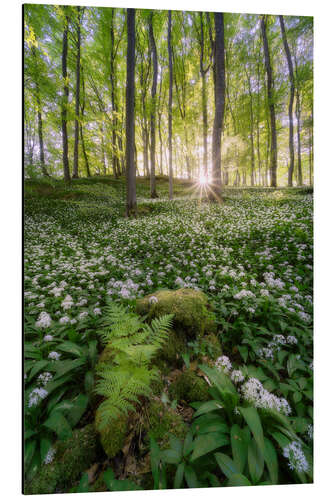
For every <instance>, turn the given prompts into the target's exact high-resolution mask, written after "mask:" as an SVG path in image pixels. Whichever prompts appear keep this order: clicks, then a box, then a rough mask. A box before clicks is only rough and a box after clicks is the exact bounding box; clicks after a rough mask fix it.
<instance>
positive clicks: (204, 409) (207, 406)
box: [193, 399, 223, 418]
mask: <svg viewBox="0 0 333 500" xmlns="http://www.w3.org/2000/svg"><path fill="white" fill-rule="evenodd" d="M222 408H223V405H222V403H221V402H220V401H216V400H215V399H213V400H211V401H206V402H205V403H202V404H201V405H200V406H199V408H198V409H197V411H196V412H195V413H194V415H193V418H196V417H199V416H200V415H203V414H205V413H209V412H211V411H215V410H220V409H222Z"/></svg>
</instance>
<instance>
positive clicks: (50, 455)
mask: <svg viewBox="0 0 333 500" xmlns="http://www.w3.org/2000/svg"><path fill="white" fill-rule="evenodd" d="M55 453H56V450H55V448H53V447H51V448H50V449H49V451H48V452H47V454H46V457H45V458H44V462H43V463H44V464H50V463H51V462H53V459H54V456H55Z"/></svg>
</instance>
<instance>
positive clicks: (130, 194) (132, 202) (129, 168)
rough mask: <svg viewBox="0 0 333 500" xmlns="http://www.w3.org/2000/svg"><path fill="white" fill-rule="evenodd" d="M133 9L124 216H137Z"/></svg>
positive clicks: (130, 17)
mask: <svg viewBox="0 0 333 500" xmlns="http://www.w3.org/2000/svg"><path fill="white" fill-rule="evenodd" d="M134 146H135V9H127V76H126V216H127V217H130V216H131V215H135V216H136V214H137V206H136V184H135V164H134Z"/></svg>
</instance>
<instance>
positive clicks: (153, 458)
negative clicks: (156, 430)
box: [150, 436, 161, 490]
mask: <svg viewBox="0 0 333 500" xmlns="http://www.w3.org/2000/svg"><path fill="white" fill-rule="evenodd" d="M160 453H161V451H160V448H159V446H158V444H157V443H156V441H155V439H154V438H153V437H152V436H150V466H151V472H152V475H153V479H154V489H155V490H156V489H159V482H160V473H159V466H160Z"/></svg>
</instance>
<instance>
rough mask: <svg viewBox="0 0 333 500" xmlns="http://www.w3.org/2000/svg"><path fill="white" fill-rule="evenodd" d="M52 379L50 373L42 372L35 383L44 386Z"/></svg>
mask: <svg viewBox="0 0 333 500" xmlns="http://www.w3.org/2000/svg"><path fill="white" fill-rule="evenodd" d="M52 378H53V375H52V373H50V372H43V373H41V374H40V375H39V376H38V378H37V382H39V383H40V384H41V385H44V386H45V385H46V384H47V383H48V382H50V380H51V379H52Z"/></svg>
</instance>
